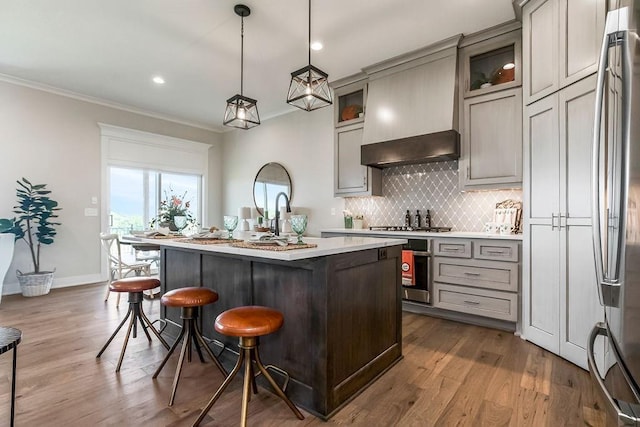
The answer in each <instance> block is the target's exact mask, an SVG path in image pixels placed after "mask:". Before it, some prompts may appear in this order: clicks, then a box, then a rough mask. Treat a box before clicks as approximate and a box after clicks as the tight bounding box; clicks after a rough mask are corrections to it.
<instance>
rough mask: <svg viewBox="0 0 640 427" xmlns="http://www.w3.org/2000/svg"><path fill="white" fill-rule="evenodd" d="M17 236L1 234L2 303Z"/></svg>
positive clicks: (0, 279) (0, 280)
mask: <svg viewBox="0 0 640 427" xmlns="http://www.w3.org/2000/svg"><path fill="white" fill-rule="evenodd" d="M15 241H16V236H15V234H13V233H0V301H2V285H3V284H4V276H5V275H6V274H7V270H8V269H9V264H11V260H12V259H13V247H14V244H15Z"/></svg>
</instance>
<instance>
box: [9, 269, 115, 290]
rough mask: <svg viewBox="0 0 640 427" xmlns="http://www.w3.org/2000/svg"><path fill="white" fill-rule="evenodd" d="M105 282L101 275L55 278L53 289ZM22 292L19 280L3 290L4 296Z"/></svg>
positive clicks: (10, 283)
mask: <svg viewBox="0 0 640 427" xmlns="http://www.w3.org/2000/svg"><path fill="white" fill-rule="evenodd" d="M104 281H105V279H104V278H103V277H102V276H101V275H100V274H99V273H96V274H85V275H82V276H70V277H60V278H58V277H55V276H54V277H53V284H52V285H51V289H56V288H68V287H71V286H81V285H88V284H90V283H99V282H104ZM21 292H22V291H21V290H20V283H18V281H17V280H16V281H15V282H7V283H5V284H4V288H3V289H2V295H14V294H19V293H21Z"/></svg>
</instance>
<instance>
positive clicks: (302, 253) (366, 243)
mask: <svg viewBox="0 0 640 427" xmlns="http://www.w3.org/2000/svg"><path fill="white" fill-rule="evenodd" d="M128 239H129V240H133V239H135V240H137V241H140V242H144V243H152V244H156V245H159V246H170V247H176V248H186V249H196V250H199V251H205V252H214V253H222V254H231V255H243V256H250V257H256V258H268V259H276V260H282V261H295V260H301V259H307V258H317V257H322V256H327V255H335V254H342V253H347V252H357V251H362V250H366V249H375V248H383V247H387V246H396V245H402V244H403V243H406V242H407V240H406V239H404V238H393V239H388V238H384V239H383V238H374V237H364V236H363V237H355V236H353V237H352V236H343V237H331V238H324V239H321V238H318V237H303V241H304V242H305V243H314V244H316V245H318V247H316V248H308V249H293V250H290V251H269V250H265V249H245V248H236V247H233V246H229V245H228V244H226V243H222V244H216V245H201V244H197V243H184V242H176V241H173V240H171V239H145V238H128Z"/></svg>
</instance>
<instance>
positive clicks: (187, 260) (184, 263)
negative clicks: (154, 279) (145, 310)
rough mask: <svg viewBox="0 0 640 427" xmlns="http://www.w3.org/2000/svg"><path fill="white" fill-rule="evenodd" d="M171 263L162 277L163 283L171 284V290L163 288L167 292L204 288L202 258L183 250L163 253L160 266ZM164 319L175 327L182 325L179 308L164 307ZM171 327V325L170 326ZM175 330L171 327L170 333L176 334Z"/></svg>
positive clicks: (170, 250) (164, 270) (162, 310)
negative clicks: (192, 287)
mask: <svg viewBox="0 0 640 427" xmlns="http://www.w3.org/2000/svg"><path fill="white" fill-rule="evenodd" d="M168 262H170V264H171V266H172V267H171V268H169V269H163V271H161V275H163V276H164V278H161V279H162V282H163V283H165V282H166V283H171V284H172V287H171V288H163V293H164V292H165V291H168V290H171V289H177V288H184V287H187V286H202V281H201V270H200V257H194V256H193V253H192V252H191V251H187V250H182V249H173V248H172V249H169V250H163V251H161V260H160V265H161V266H164V265H167V263H168ZM161 313H162V317H163V318H164V319H166V320H170V321H171V322H173V324H174V325H181V324H182V320H181V319H180V309H179V308H177V307H166V306H164V305H163V306H162V309H161ZM170 326H171V325H170ZM174 331H175V328H172V327H170V328H169V331H168V332H169V333H172V334H173V333H174Z"/></svg>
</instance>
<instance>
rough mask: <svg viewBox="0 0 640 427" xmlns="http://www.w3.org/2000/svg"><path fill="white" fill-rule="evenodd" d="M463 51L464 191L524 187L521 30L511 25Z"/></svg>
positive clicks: (473, 39) (476, 38) (472, 40)
mask: <svg viewBox="0 0 640 427" xmlns="http://www.w3.org/2000/svg"><path fill="white" fill-rule="evenodd" d="M463 45H464V46H463V47H462V48H461V49H460V64H461V66H460V75H459V84H460V86H461V87H462V88H463V90H462V91H460V92H461V93H460V105H461V110H460V122H461V123H462V126H461V127H462V132H461V156H460V160H459V161H458V171H459V173H458V176H459V179H460V189H461V190H479V189H500V188H517V187H520V186H522V88H521V87H520V85H521V68H522V66H521V62H522V61H521V31H520V29H519V24H518V23H509V24H507V25H503V26H500V27H495V28H492V29H490V30H487V31H483V32H481V33H477V34H473V35H471V36H469V37H468V38H465V41H464V42H463Z"/></svg>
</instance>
